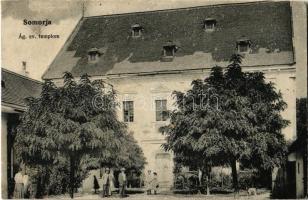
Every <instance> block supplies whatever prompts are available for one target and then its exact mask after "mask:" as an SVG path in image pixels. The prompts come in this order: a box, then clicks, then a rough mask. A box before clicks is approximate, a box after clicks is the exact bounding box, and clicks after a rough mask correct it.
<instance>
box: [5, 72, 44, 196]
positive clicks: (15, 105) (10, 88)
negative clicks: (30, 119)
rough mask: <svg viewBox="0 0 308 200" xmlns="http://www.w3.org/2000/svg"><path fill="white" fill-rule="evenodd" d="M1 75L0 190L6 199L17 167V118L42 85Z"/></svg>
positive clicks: (14, 75) (23, 77)
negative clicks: (15, 145) (27, 100)
mask: <svg viewBox="0 0 308 200" xmlns="http://www.w3.org/2000/svg"><path fill="white" fill-rule="evenodd" d="M1 73H2V77H1V170H2V171H1V174H2V175H1V184H2V185H1V189H2V198H3V199H7V198H9V197H10V196H11V195H12V194H13V191H14V175H15V173H16V172H17V171H18V167H19V163H16V160H15V153H14V147H13V145H14V138H15V135H16V128H17V126H18V124H19V116H20V114H21V113H23V112H24V111H25V110H26V102H25V98H27V97H38V96H39V95H40V93H41V88H42V83H41V82H39V81H36V80H33V79H30V78H28V77H26V76H22V75H20V74H16V73H14V72H11V71H9V70H6V69H3V68H2V71H1Z"/></svg>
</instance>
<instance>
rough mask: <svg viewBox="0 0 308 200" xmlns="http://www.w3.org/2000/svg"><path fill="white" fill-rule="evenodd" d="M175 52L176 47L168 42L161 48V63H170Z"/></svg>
mask: <svg viewBox="0 0 308 200" xmlns="http://www.w3.org/2000/svg"><path fill="white" fill-rule="evenodd" d="M177 50H178V47H177V46H176V45H175V44H174V43H173V42H172V41H168V42H167V43H166V44H165V45H164V46H163V61H172V59H173V57H174V56H175V52H176V51H177Z"/></svg>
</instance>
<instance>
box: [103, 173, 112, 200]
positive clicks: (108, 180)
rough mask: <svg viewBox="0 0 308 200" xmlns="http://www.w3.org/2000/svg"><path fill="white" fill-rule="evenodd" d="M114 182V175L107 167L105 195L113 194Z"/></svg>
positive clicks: (104, 182)
mask: <svg viewBox="0 0 308 200" xmlns="http://www.w3.org/2000/svg"><path fill="white" fill-rule="evenodd" d="M112 182H113V175H112V174H111V173H110V169H109V168H106V170H105V173H104V175H103V197H109V196H111V185H112Z"/></svg>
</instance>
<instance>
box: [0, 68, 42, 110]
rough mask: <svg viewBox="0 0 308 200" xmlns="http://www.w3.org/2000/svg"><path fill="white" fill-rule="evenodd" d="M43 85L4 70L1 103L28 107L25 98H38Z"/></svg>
mask: <svg viewBox="0 0 308 200" xmlns="http://www.w3.org/2000/svg"><path fill="white" fill-rule="evenodd" d="M41 89H42V83H41V82H39V81H37V80H33V79H30V78H28V77H25V76H22V75H20V74H16V73H14V72H11V71H9V70H6V69H3V68H2V77H1V103H6V104H12V105H15V106H21V107H26V103H25V98H27V97H38V96H39V95H40V93H41Z"/></svg>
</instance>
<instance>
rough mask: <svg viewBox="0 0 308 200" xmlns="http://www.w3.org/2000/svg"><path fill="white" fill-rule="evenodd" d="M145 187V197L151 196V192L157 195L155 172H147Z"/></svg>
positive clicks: (157, 185)
mask: <svg viewBox="0 0 308 200" xmlns="http://www.w3.org/2000/svg"><path fill="white" fill-rule="evenodd" d="M145 187H146V191H147V195H151V194H152V192H153V194H154V195H156V194H157V191H158V188H159V184H158V179H157V173H156V172H153V173H152V171H151V170H148V174H147V175H146V177H145Z"/></svg>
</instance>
